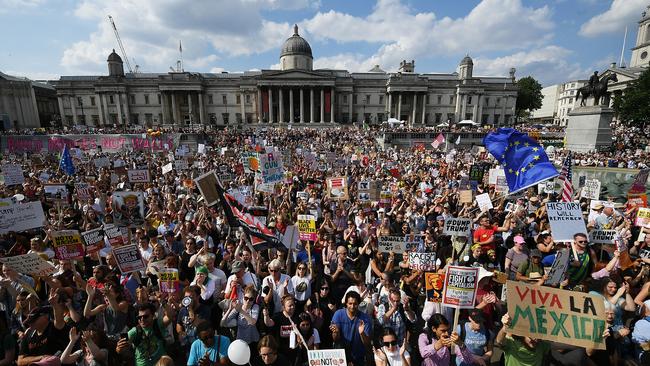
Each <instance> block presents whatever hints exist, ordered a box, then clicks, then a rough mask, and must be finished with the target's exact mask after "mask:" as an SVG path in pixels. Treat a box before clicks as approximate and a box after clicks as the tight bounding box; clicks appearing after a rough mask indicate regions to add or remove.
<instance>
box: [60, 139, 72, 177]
mask: <svg viewBox="0 0 650 366" xmlns="http://www.w3.org/2000/svg"><path fill="white" fill-rule="evenodd" d="M59 169H61V170H63V171H64V172H65V174H67V175H74V173H75V170H74V165H73V164H72V157H71V156H70V150H69V149H68V145H65V146H64V147H63V153H62V154H61V161H59Z"/></svg>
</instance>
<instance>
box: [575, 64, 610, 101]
mask: <svg viewBox="0 0 650 366" xmlns="http://www.w3.org/2000/svg"><path fill="white" fill-rule="evenodd" d="M610 80H611V81H614V82H616V81H618V78H617V77H616V74H614V73H611V74H609V75H607V76H605V77H604V78H602V79H600V80H599V78H598V71H594V74H593V75H591V77H590V78H589V84H587V85H585V86H583V87H582V88H580V89H578V92H577V94H576V99H577V98H578V97H580V96H582V98H581V99H580V106H581V107H584V106H585V100H586V99H587V98H589V97H590V96H592V95H593V97H594V105H600V98H601V97H608V96H609V92H607V83H608V82H609V81H610Z"/></svg>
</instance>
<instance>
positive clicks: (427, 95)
mask: <svg viewBox="0 0 650 366" xmlns="http://www.w3.org/2000/svg"><path fill="white" fill-rule="evenodd" d="M425 103H426V104H429V94H426V97H425Z"/></svg>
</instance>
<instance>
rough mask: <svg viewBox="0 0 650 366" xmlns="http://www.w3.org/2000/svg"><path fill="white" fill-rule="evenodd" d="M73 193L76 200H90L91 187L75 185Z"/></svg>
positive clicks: (84, 184) (82, 184)
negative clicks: (75, 195)
mask: <svg viewBox="0 0 650 366" xmlns="http://www.w3.org/2000/svg"><path fill="white" fill-rule="evenodd" d="M74 191H75V193H76V194H77V199H80V200H82V201H87V200H89V199H92V191H93V187H92V186H91V185H90V184H88V183H75V184H74Z"/></svg>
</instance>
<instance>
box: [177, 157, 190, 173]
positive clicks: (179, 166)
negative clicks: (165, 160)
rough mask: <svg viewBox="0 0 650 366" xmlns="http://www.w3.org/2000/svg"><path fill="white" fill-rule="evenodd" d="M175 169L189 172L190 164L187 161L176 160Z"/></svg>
mask: <svg viewBox="0 0 650 366" xmlns="http://www.w3.org/2000/svg"><path fill="white" fill-rule="evenodd" d="M174 168H175V169H176V170H187V169H189V164H188V163H187V160H185V159H178V160H174Z"/></svg>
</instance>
